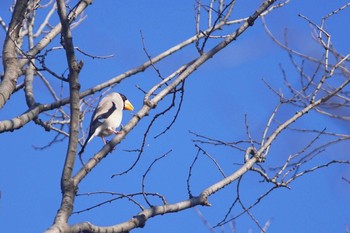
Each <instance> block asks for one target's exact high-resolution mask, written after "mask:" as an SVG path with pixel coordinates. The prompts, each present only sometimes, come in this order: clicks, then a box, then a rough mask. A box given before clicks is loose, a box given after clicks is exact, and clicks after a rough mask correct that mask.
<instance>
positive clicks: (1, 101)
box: [0, 0, 29, 109]
mask: <svg viewBox="0 0 350 233" xmlns="http://www.w3.org/2000/svg"><path fill="white" fill-rule="evenodd" d="M28 3H29V0H18V1H17V2H16V5H15V8H14V12H13V14H12V19H11V23H10V27H9V29H8V30H7V33H6V38H5V43H4V47H3V52H2V58H3V59H2V63H3V65H4V72H5V73H4V77H3V80H2V82H1V83H0V109H1V108H2V107H3V106H4V105H5V103H6V102H7V100H8V99H9V98H10V95H11V94H12V93H13V91H14V90H15V89H16V84H17V79H18V77H19V75H21V69H20V66H19V64H18V59H17V54H16V50H17V45H16V42H17V39H18V38H19V32H20V29H21V27H22V22H23V20H24V17H25V14H26V10H27V8H28Z"/></svg>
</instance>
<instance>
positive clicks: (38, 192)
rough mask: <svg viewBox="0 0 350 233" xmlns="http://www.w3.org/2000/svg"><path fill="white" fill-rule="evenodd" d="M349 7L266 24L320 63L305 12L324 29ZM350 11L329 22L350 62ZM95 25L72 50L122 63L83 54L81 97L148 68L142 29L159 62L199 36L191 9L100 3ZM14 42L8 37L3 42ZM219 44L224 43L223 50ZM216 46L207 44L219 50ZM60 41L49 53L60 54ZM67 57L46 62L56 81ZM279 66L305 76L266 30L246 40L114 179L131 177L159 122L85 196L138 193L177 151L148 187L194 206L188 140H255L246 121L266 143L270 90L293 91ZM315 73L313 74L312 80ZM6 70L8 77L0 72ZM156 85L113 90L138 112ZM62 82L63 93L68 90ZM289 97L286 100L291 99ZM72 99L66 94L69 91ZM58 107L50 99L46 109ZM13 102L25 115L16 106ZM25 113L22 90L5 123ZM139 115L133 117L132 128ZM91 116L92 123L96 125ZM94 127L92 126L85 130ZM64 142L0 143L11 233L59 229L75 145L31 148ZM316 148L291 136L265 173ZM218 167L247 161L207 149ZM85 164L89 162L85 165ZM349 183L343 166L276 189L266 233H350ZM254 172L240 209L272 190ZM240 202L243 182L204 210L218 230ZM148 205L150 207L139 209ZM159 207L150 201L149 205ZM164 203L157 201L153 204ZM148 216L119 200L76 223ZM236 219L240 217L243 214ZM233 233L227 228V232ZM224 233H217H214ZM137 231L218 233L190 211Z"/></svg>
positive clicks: (218, 61)
mask: <svg viewBox="0 0 350 233" xmlns="http://www.w3.org/2000/svg"><path fill="white" fill-rule="evenodd" d="M260 2H261V1H249V4H248V3H244V1H237V5H236V8H235V10H234V12H233V15H234V16H235V17H243V16H247V15H249V14H250V13H251V12H252V11H253V10H254V9H255V8H256V6H258V5H259V4H260ZM10 3H11V1H9V0H5V1H4V2H3V4H2V5H1V7H0V16H1V17H2V18H3V19H4V20H5V21H6V22H9V19H10V14H9V11H8V6H9V5H10ZM345 3H346V1H326V0H309V1H293V0H292V1H291V3H289V4H288V5H287V6H286V7H284V8H282V9H278V10H276V11H275V12H273V13H271V14H270V15H268V16H267V17H266V21H267V23H268V25H269V27H270V29H271V30H272V32H273V33H274V34H275V35H276V37H277V38H279V39H283V33H284V30H285V29H286V28H287V29H288V38H289V42H290V45H291V46H292V47H293V48H294V49H297V50H299V51H304V52H306V53H308V54H316V55H317V54H319V51H320V49H319V46H317V45H316V44H315V42H314V41H312V39H311V37H310V35H311V31H310V27H309V25H308V24H307V23H306V22H305V20H303V19H301V18H300V17H298V14H299V13H301V14H303V15H306V16H307V17H309V18H310V19H312V20H315V22H317V23H319V22H320V20H321V18H322V16H324V15H325V14H327V13H329V12H330V11H332V10H335V9H337V8H338V7H340V6H342V5H344V4H345ZM349 12H350V8H349V9H346V10H345V11H344V12H343V13H342V14H339V15H336V16H335V17H333V18H332V19H330V20H329V21H328V23H327V29H328V30H329V31H330V32H332V35H334V36H332V41H333V43H334V44H335V45H336V48H337V49H339V50H340V51H343V52H344V53H348V52H349V50H350V47H349V43H348V41H349V39H350V38H349V37H350V33H348V31H347V30H348V28H347V27H346V26H344V25H346V24H345V23H344V22H349V20H350V14H349ZM86 15H87V18H86V20H85V21H84V22H83V23H82V24H81V25H79V27H77V28H76V29H74V31H73V36H74V44H75V45H76V46H78V47H79V48H81V49H82V50H84V51H86V52H87V53H89V54H95V55H109V54H114V55H115V56H114V57H113V58H111V59H106V60H98V59H91V58H88V57H86V56H83V55H82V54H79V53H77V57H78V59H82V60H84V68H83V70H82V72H81V74H80V80H81V84H82V90H85V89H87V88H89V87H92V86H94V85H96V84H98V83H101V82H104V81H106V80H108V79H110V78H112V77H115V76H117V75H118V74H120V73H123V72H125V71H127V70H128V69H130V68H133V67H136V66H138V65H140V64H141V63H143V62H145V61H146V60H147V57H146V56H145V53H144V51H143V49H142V41H141V35H140V31H142V35H143V37H144V40H145V44H146V47H147V51H148V53H149V54H150V55H151V56H153V57H154V56H156V55H157V54H159V53H161V52H162V51H164V50H166V49H168V48H169V47H171V46H173V45H175V44H177V43H179V42H181V41H183V40H185V39H187V38H188V37H191V36H193V34H194V32H195V22H194V2H193V1H189V0H186V1H185V0H182V1H167V2H166V3H165V2H164V1H159V0H155V1H111V0H108V1H95V2H94V3H93V4H92V5H91V6H90V7H89V8H88V9H87V11H86ZM4 36H5V33H4V32H3V31H0V41H1V43H2V42H3V40H4ZM215 42H216V41H215ZM213 44H214V43H212V44H210V46H212V45H213ZM58 45H59V41H58V40H56V41H54V42H53V44H52V45H51V47H53V46H58ZM63 55H64V53H63V51H57V52H55V54H53V55H52V56H51V57H49V59H48V64H49V65H50V66H51V67H53V68H54V69H55V70H56V71H57V72H61V73H63V72H64V69H65V63H66V61H65V60H64V56H63ZM196 56H197V53H196V50H195V48H194V46H190V47H189V48H186V49H185V50H184V51H182V52H180V53H179V54H176V55H175V56H173V57H170V58H168V59H166V60H164V61H162V62H160V63H159V64H157V68H158V69H159V70H160V71H161V73H162V74H163V75H164V76H166V75H168V74H170V72H172V71H173V70H174V69H175V68H177V67H178V66H180V65H182V64H184V63H186V62H188V61H190V60H191V59H193V58H195V57H196ZM279 64H282V65H283V67H284V68H285V70H286V72H287V74H288V75H289V77H290V79H291V80H294V82H295V83H297V82H298V81H297V78H298V77H299V76H298V74H297V73H296V72H295V70H294V69H293V67H292V66H291V64H290V61H289V59H288V55H287V54H286V52H285V51H283V50H281V49H280V48H279V47H278V46H277V45H275V44H274V43H273V42H272V41H271V39H270V38H269V37H268V36H267V35H266V33H265V32H264V30H263V27H262V24H261V22H260V21H257V22H256V24H255V25H254V27H252V28H250V29H249V30H248V31H247V32H246V33H244V34H243V35H242V36H241V37H239V39H238V40H237V41H234V42H233V43H232V44H231V45H230V46H229V47H228V48H226V49H225V50H224V51H222V52H221V53H219V54H217V56H215V57H214V58H213V59H211V60H210V61H208V62H207V63H206V64H205V65H203V66H202V67H201V68H200V69H198V70H197V71H196V72H195V73H194V74H192V75H191V77H189V79H188V80H187V81H186V86H185V89H186V92H185V96H184V103H183V107H182V110H181V113H180V115H179V117H178V119H177V121H176V123H175V125H174V126H173V128H172V129H171V130H170V131H169V132H168V133H167V134H165V135H163V136H162V137H160V138H158V139H156V140H155V139H153V136H155V135H157V134H158V133H160V132H161V131H163V130H164V129H165V127H166V126H167V125H168V124H169V122H171V120H172V117H173V115H174V114H175V110H172V111H171V113H170V114H168V115H166V116H164V117H162V118H161V119H160V120H159V121H157V122H156V123H155V126H154V127H153V128H152V130H151V132H150V137H149V139H148V140H147V146H146V148H145V152H144V154H143V156H142V158H141V160H140V162H139V163H138V165H137V166H136V167H135V169H133V170H132V171H131V172H130V173H128V174H126V175H125V176H122V177H117V178H113V179H110V176H111V175H112V174H115V173H118V172H121V171H123V170H125V169H126V168H128V167H129V166H130V165H131V164H132V163H133V161H134V159H135V158H136V154H135V153H128V152H125V150H128V149H137V148H139V147H140V145H141V140H142V137H143V134H144V132H145V129H146V128H147V126H148V124H149V122H150V120H151V117H148V118H145V119H144V120H143V121H141V123H140V124H139V125H138V126H137V127H136V128H135V129H134V130H133V131H132V132H131V133H130V134H129V135H128V136H127V137H126V140H124V141H123V142H122V144H120V145H119V146H118V147H117V149H116V150H115V151H114V152H113V153H112V154H110V155H109V156H108V157H107V158H106V159H105V160H104V161H103V162H102V163H101V164H100V166H98V167H97V168H96V169H95V170H94V171H93V172H92V173H91V174H90V175H89V176H88V177H87V179H86V180H85V181H84V182H82V184H81V186H80V188H79V193H88V192H96V191H114V192H120V193H132V192H138V191H140V189H141V178H142V175H143V174H144V173H145V171H146V170H147V168H148V167H149V165H150V164H151V163H152V162H153V160H154V159H155V158H157V157H159V156H161V155H162V154H164V153H166V152H167V151H169V150H172V152H171V153H170V154H169V155H168V156H167V157H166V158H165V159H163V160H161V161H160V162H158V163H157V164H156V165H155V166H154V167H153V168H152V171H151V173H150V174H149V176H148V177H147V180H146V190H148V191H149V192H158V193H161V194H163V195H164V196H165V197H166V198H167V200H168V202H170V203H174V202H177V201H180V200H183V199H185V198H187V190H186V179H187V174H188V168H189V166H190V164H191V163H192V161H193V159H194V157H195V155H196V153H197V149H196V148H195V146H194V143H193V142H192V140H193V139H195V136H194V135H192V134H190V133H189V131H193V132H196V133H198V134H202V135H206V136H209V137H212V138H217V139H220V140H223V141H238V140H243V139H247V138H246V132H245V124H244V121H245V115H247V118H248V122H249V128H250V130H251V133H252V135H253V137H256V138H260V137H261V135H262V132H263V130H264V127H265V125H266V122H267V120H268V117H269V115H270V114H271V112H272V111H273V109H274V107H275V105H276V104H277V103H278V99H277V98H276V96H275V95H274V94H273V93H272V92H271V91H269V89H268V88H267V86H266V85H265V84H264V82H263V80H266V81H267V82H269V83H270V84H271V85H273V86H274V87H275V88H276V89H281V90H284V91H286V89H285V87H284V86H283V79H282V73H281V71H280V68H279ZM314 67H315V66H314V65H312V64H307V66H306V69H307V70H309V71H310V72H311V71H312V70H313V69H314ZM1 72H2V71H1ZM157 79H158V77H157V74H156V72H154V70H152V69H149V70H147V71H146V72H143V73H140V74H138V75H136V76H134V77H131V78H129V79H127V80H125V81H124V82H122V83H121V84H120V85H118V86H116V87H115V88H114V89H113V90H115V91H119V92H122V93H124V94H125V95H126V96H127V97H128V98H129V100H130V101H131V102H132V103H133V105H134V107H135V110H136V111H137V110H138V109H140V108H141V106H142V103H143V102H142V101H143V93H142V92H140V91H139V90H138V89H137V88H136V87H135V86H136V85H138V86H140V87H142V88H143V89H145V90H147V89H149V88H150V87H152V86H153V85H154V84H155V82H156V81H157ZM49 80H50V81H52V82H56V85H55V87H56V88H57V90H59V88H60V82H57V81H55V80H54V79H53V78H52V79H49ZM286 93H287V92H286ZM35 94H36V96H37V98H38V100H39V101H40V102H45V101H47V99H48V98H50V97H49V93H48V92H47V91H46V89H45V87H44V86H43V84H42V83H41V82H40V81H36V86H35ZM63 95H64V96H66V95H67V89H65V91H64V93H63ZM169 101H170V99H166V100H165V101H164V103H162V104H160V105H159V106H158V107H157V109H156V110H155V112H153V113H152V114H151V116H153V115H154V114H155V113H157V112H160V111H162V110H163V109H165V108H166V107H167V105H168V104H169V103H170V102H169ZM49 102H51V100H50V101H49ZM12 103H16V107H13V105H11V104H12ZM25 110H26V104H25V101H24V94H23V92H19V93H17V94H16V95H13V96H12V97H11V99H10V100H9V102H8V103H7V105H6V106H5V107H4V108H3V109H2V110H1V111H0V120H4V119H9V118H13V117H15V116H17V115H20V114H21V113H22V112H24V111H25ZM294 111H295V109H288V108H286V109H282V111H281V112H280V113H279V115H278V117H277V119H278V120H281V121H282V120H285V119H287V118H288V117H290V116H291V115H292V114H293V112H294ZM132 114H133V113H130V112H125V115H124V119H123V123H124V124H126V123H127V122H128V120H129V119H130V118H131V116H132ZM88 118H89V117H88ZM88 122H89V119H86V122H85V129H87V128H88V125H87V124H88ZM297 125H298V126H299V127H305V128H309V129H314V128H316V129H319V130H322V129H323V128H325V127H327V130H329V131H332V130H334V131H336V132H339V133H344V134H349V127H348V122H343V121H334V120H332V121H331V120H330V119H329V118H326V117H323V116H319V115H317V114H314V113H310V114H309V115H307V116H306V117H305V119H302V120H301V121H300V122H298V123H297ZM54 136H55V133H53V132H46V131H44V130H43V129H41V128H38V127H37V126H36V125H35V124H33V123H29V124H27V125H26V126H25V127H23V128H22V129H21V130H17V131H14V132H11V133H3V134H0V145H1V149H0V151H1V154H2V162H1V165H0V166H1V167H0V190H1V199H0V228H1V229H2V230H3V232H23V231H26V232H41V231H44V230H45V229H46V228H48V227H49V226H50V224H51V223H52V221H53V218H54V215H55V213H56V211H57V209H58V208H59V204H60V198H61V197H60V175H61V171H62V166H63V162H64V156H65V153H66V146H67V143H68V140H67V139H66V140H64V141H63V142H61V143H57V144H55V145H53V146H51V147H50V148H48V149H45V150H35V149H34V148H33V146H43V145H46V144H47V143H48V142H50V140H51V139H52V138H53V137H54ZM308 140H310V137H309V136H303V135H302V136H301V135H300V134H299V135H297V134H295V133H289V134H282V135H281V137H280V138H279V140H278V141H276V143H274V144H273V146H272V148H271V150H270V154H269V156H268V158H267V161H266V164H265V165H264V166H266V167H269V166H276V165H278V164H281V163H282V162H283V161H284V160H285V159H286V158H287V157H288V156H289V155H290V154H293V153H296V152H297V151H298V150H300V149H301V148H302V147H303V146H304V145H305V144H307V142H308ZM101 146H102V141H101V140H100V139H98V138H97V139H94V140H93V141H92V142H91V143H90V144H89V145H88V147H87V148H86V153H85V154H84V156H88V155H89V154H91V153H93V152H95V151H97V150H99V149H100V148H101ZM202 146H203V148H204V149H205V150H206V151H207V152H208V153H210V154H211V155H212V156H214V157H215V158H216V159H217V160H218V161H219V162H220V164H221V166H222V168H223V170H224V171H225V173H226V174H230V173H232V172H234V170H235V169H237V168H238V166H237V165H235V164H234V163H238V162H242V157H243V154H242V153H240V152H238V151H235V150H231V149H228V148H223V147H214V146H209V145H202ZM348 148H349V143H347V142H345V143H343V144H339V145H336V146H334V147H331V148H328V149H327V150H326V151H325V152H324V153H323V154H322V155H321V156H320V157H319V158H318V159H317V160H315V161H313V163H312V164H310V166H312V165H315V164H320V163H322V162H326V161H329V160H332V159H347V158H348V154H347V151H348ZM86 159H87V158H86ZM341 177H347V178H350V170H349V167H348V166H345V165H336V166H331V167H329V168H327V169H324V170H319V171H317V172H315V173H312V174H309V175H306V176H304V177H303V178H300V179H297V180H296V181H295V182H294V183H292V185H291V189H290V190H288V189H278V190H276V191H274V192H272V193H271V195H269V196H268V197H267V198H265V199H264V200H263V201H262V202H261V203H260V204H259V205H258V206H256V207H255V208H254V209H253V210H252V213H253V214H254V216H255V218H256V219H257V220H258V221H259V222H260V223H262V224H263V223H265V222H266V221H268V220H272V224H271V226H270V228H269V230H268V232H272V233H274V232H284V233H289V232H319V233H326V232H344V231H345V227H346V224H348V225H349V224H350V220H349V219H350V210H349V203H350V185H348V184H346V183H345V182H344V181H343V180H342V179H341ZM220 178H221V176H220V174H219V173H218V172H217V170H215V167H214V166H213V164H212V163H211V162H210V161H209V160H208V159H207V158H206V157H204V156H200V160H199V162H198V163H197V164H196V169H195V171H194V174H193V177H192V192H193V193H194V194H198V193H199V192H200V191H201V190H202V189H203V188H205V187H207V186H208V185H210V184H212V183H213V182H215V181H217V180H218V179H220ZM260 180H261V178H260V177H259V176H258V175H256V174H253V173H251V174H247V175H246V176H244V178H243V179H242V184H241V186H242V187H241V190H242V193H241V195H242V197H243V198H242V199H243V201H244V202H245V203H246V205H249V204H250V203H253V202H254V201H255V200H256V199H257V198H258V197H259V196H260V195H261V194H263V193H264V192H265V191H266V190H268V188H269V187H271V186H269V185H268V184H264V183H260V182H259V181H260ZM235 197H236V183H235V184H233V185H230V186H228V187H227V188H225V189H224V190H222V191H221V192H219V193H217V194H215V195H214V196H213V197H211V198H210V199H209V201H210V202H211V203H212V207H199V208H198V209H199V210H200V211H201V212H202V213H203V214H204V216H205V217H206V218H207V220H208V221H209V223H210V224H212V225H215V224H217V223H218V222H220V221H221V220H222V219H223V217H224V216H225V214H226V212H227V209H228V207H229V206H230V205H231V203H232V202H233V201H234V199H235ZM108 198H110V197H109V196H107V195H106V196H102V195H101V196H97V195H96V196H94V195H92V196H84V197H78V198H77V200H76V209H75V210H81V209H84V208H87V207H90V206H93V205H95V204H97V203H99V202H101V201H104V200H106V199H108ZM140 200H141V199H140ZM152 200H153V199H152ZM153 201H154V203H155V204H157V203H158V204H159V202H158V200H156V199H154V200H153ZM138 211H139V209H138V208H137V207H136V206H134V205H131V203H130V202H128V201H125V200H124V201H121V202H113V203H111V204H107V205H105V206H103V207H102V208H97V209H95V210H92V211H88V212H84V213H81V214H75V215H73V216H72V217H71V222H70V223H72V224H73V223H77V222H79V221H86V220H87V221H91V222H92V223H94V224H97V225H99V224H100V225H111V224H116V223H119V222H122V221H125V220H128V219H129V218H130V217H131V216H133V215H135V214H136V213H137V212H138ZM238 212H239V209H238V208H237V209H234V214H237V213H238ZM235 225H236V228H237V232H249V230H252V231H251V232H259V229H258V228H257V226H256V224H255V223H254V222H253V221H252V220H251V218H250V217H249V216H248V215H244V216H243V217H241V218H238V219H237V220H236V221H235ZM225 230H226V232H229V230H230V228H229V227H228V226H226V227H225ZM217 231H218V232H219V231H220V230H219V229H217ZM134 232H154V233H158V232H169V233H176V232H210V231H209V230H208V229H207V228H206V226H205V225H204V223H203V222H202V221H201V220H200V218H199V217H198V215H197V213H196V212H195V211H194V210H193V209H191V210H186V211H183V212H181V213H176V214H170V215H165V216H159V217H156V218H153V219H150V220H149V221H148V222H147V224H146V226H145V227H144V228H143V229H136V230H134Z"/></svg>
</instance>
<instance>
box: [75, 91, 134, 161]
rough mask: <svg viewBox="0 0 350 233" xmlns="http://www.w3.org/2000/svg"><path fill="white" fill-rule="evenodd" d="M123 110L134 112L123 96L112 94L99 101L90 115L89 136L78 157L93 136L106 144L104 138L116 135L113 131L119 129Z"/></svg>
mask: <svg viewBox="0 0 350 233" xmlns="http://www.w3.org/2000/svg"><path fill="white" fill-rule="evenodd" d="M123 110H130V111H132V110H134V106H133V105H132V104H131V103H130V101H129V100H128V99H127V98H126V97H125V95H123V94H120V93H117V92H113V93H110V94H108V95H106V96H105V97H104V98H102V99H101V101H100V102H99V103H98V105H97V107H96V109H95V111H94V113H93V115H92V118H91V123H90V130H89V135H88V137H87V138H86V140H85V143H84V145H83V147H82V148H81V150H80V152H79V155H81V154H82V153H83V152H84V149H85V146H86V145H87V144H88V143H89V142H90V141H91V139H93V138H94V137H95V136H99V137H101V138H102V140H103V142H104V144H106V140H105V138H104V137H105V136H109V135H111V134H113V133H115V134H117V133H118V131H116V130H115V129H116V128H117V127H119V125H120V123H121V121H122V118H123Z"/></svg>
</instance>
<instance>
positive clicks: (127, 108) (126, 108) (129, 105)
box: [124, 100, 134, 111]
mask: <svg viewBox="0 0 350 233" xmlns="http://www.w3.org/2000/svg"><path fill="white" fill-rule="evenodd" d="M124 104H125V106H124V109H125V110H129V111H132V110H134V106H132V104H131V103H130V101H129V100H125V103H124Z"/></svg>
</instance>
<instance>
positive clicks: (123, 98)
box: [119, 93, 127, 102]
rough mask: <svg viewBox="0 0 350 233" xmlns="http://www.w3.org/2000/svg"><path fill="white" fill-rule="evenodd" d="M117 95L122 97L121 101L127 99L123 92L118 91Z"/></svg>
mask: <svg viewBox="0 0 350 233" xmlns="http://www.w3.org/2000/svg"><path fill="white" fill-rule="evenodd" d="M119 95H120V96H121V97H122V100H123V102H125V100H127V98H126V96H125V95H123V94H121V93H119Z"/></svg>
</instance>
